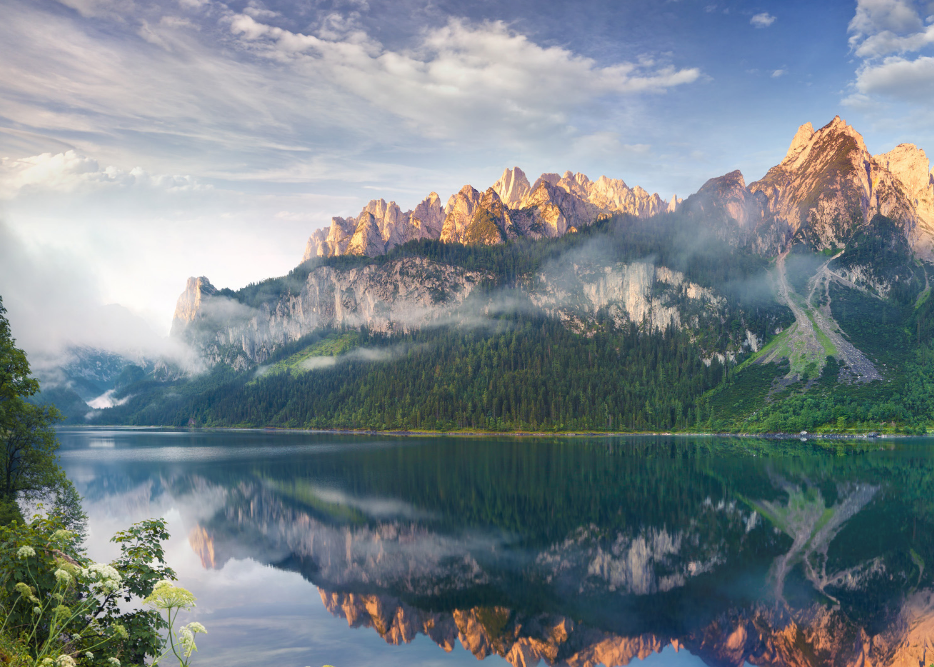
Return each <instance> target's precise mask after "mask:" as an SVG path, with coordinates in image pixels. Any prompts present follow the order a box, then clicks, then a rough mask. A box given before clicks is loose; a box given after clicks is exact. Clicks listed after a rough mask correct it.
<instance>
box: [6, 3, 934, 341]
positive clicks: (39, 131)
mask: <svg viewBox="0 0 934 667" xmlns="http://www.w3.org/2000/svg"><path fill="white" fill-rule="evenodd" d="M0 11H2V13H3V19H4V20H3V21H2V22H0V64H2V66H0V225H2V227H0V236H2V239H0V240H2V241H3V243H2V244H0V245H2V246H3V247H5V248H6V250H5V252H6V253H7V257H6V259H7V261H5V262H0V264H3V265H6V267H7V268H6V269H5V270H4V269H0V294H2V295H3V297H4V301H5V303H6V304H7V307H8V308H9V309H10V317H11V321H12V322H13V324H14V327H16V326H17V322H20V323H21V329H22V331H23V332H24V333H22V334H20V338H22V337H23V336H27V337H29V338H30V339H35V338H36V336H37V335H38V334H36V332H35V328H36V326H35V325H36V324H37V323H39V322H49V321H52V320H55V321H59V320H65V319H68V317H72V318H73V317H75V315H74V314H73V313H72V315H66V314H65V313H64V311H63V310H62V308H61V307H57V306H54V304H51V305H43V306H41V307H40V306H39V305H37V294H36V288H35V285H46V284H47V285H60V286H61V289H62V290H63V292H66V293H67V296H63V300H64V301H65V302H66V305H68V306H69V307H70V308H71V310H72V311H74V310H82V309H83V310H85V311H93V310H94V309H95V308H98V307H99V306H100V305H102V304H107V303H116V304H120V305H122V306H124V307H126V308H127V309H129V310H130V311H131V312H132V313H133V314H136V315H140V316H142V317H144V318H145V319H146V320H147V321H148V322H150V323H152V324H153V326H154V327H155V329H156V332H157V333H158V334H159V335H162V334H164V333H165V331H166V330H167V329H168V324H169V320H170V318H171V312H172V308H173V306H174V301H175V298H176V297H177V295H178V293H179V292H180V291H181V289H182V287H183V286H184V280H185V278H186V277H187V276H188V275H200V274H205V275H208V276H209V277H210V278H211V279H212V281H214V282H215V284H218V285H226V286H232V287H237V286H240V285H243V284H245V283H247V282H250V281H254V280H259V279H262V278H264V277H268V276H270V275H276V274H282V273H284V272H286V271H288V270H289V269H290V268H291V267H292V266H294V265H295V264H296V263H297V262H298V260H299V259H300V258H301V253H302V250H303V246H304V242H305V240H306V239H307V237H308V236H309V235H310V233H311V232H312V231H313V230H314V229H316V228H318V227H321V226H324V225H326V224H327V223H328V221H329V219H330V217H331V216H333V215H348V214H356V213H357V212H358V211H359V210H360V208H361V207H362V206H363V205H364V204H365V203H366V202H367V201H368V200H369V199H372V198H378V197H384V198H386V199H387V200H388V199H394V200H395V201H397V202H398V203H399V204H400V206H402V207H403V209H406V208H411V207H414V206H415V205H416V204H417V203H418V202H419V201H420V200H421V199H422V198H423V197H424V196H425V195H427V194H428V193H429V192H431V191H436V192H438V193H439V194H440V195H441V197H442V199H446V198H447V197H448V196H449V195H450V194H452V193H453V192H456V191H457V190H458V189H459V188H460V187H461V186H462V185H463V184H465V183H471V184H473V185H474V186H476V187H478V188H485V187H487V186H489V185H491V184H492V183H493V181H495V180H496V178H497V177H498V176H499V174H500V173H501V172H502V170H503V168H505V167H507V166H513V165H519V166H521V167H522V168H523V169H524V170H525V171H526V172H527V173H528V174H529V175H530V177H532V178H534V177H535V176H537V175H538V174H539V173H541V172H543V171H557V172H563V171H565V170H567V169H570V170H572V171H581V172H584V173H586V174H588V175H589V176H590V177H591V178H597V177H598V176H600V175H601V174H606V175H607V176H611V177H615V178H622V179H624V180H625V181H626V182H627V183H628V184H629V185H630V186H634V185H641V186H643V187H644V188H646V189H647V190H649V191H650V192H656V191H657V192H658V193H659V194H660V195H661V196H662V197H664V198H666V199H667V198H669V197H670V196H671V195H672V194H673V193H677V194H679V195H681V196H686V195H688V194H690V193H691V192H693V191H695V190H697V189H698V188H699V187H700V186H701V185H702V184H703V182H704V181H705V180H706V179H707V178H710V177H713V176H717V175H720V174H723V173H726V172H728V171H731V170H733V169H737V168H738V169H741V170H742V171H743V173H744V175H745V176H746V180H747V182H750V181H752V180H755V179H757V178H760V177H761V176H762V175H763V174H764V173H765V171H766V170H767V169H768V168H769V167H770V166H772V165H774V164H776V163H777V162H778V161H779V160H780V159H781V158H782V156H783V155H784V152H785V150H786V149H787V146H788V144H789V142H790V141H791V138H792V136H793V135H794V132H795V130H796V129H797V127H798V126H799V125H801V124H802V123H805V122H808V121H810V122H812V123H814V125H815V126H816V127H819V126H821V125H824V124H825V123H827V122H829V121H830V120H831V119H832V118H833V116H834V115H837V114H839V115H840V116H841V117H843V118H844V119H846V120H847V121H848V122H849V123H850V124H852V125H854V126H855V127H856V129H857V130H858V131H860V132H861V133H862V134H863V135H864V137H865V139H866V143H867V145H868V147H869V149H870V150H871V151H872V152H876V153H877V152H883V151H886V150H889V149H891V148H892V147H894V146H895V145H897V144H898V143H901V142H912V143H915V144H917V145H919V146H921V147H922V148H927V149H928V150H929V151H934V123H932V120H934V118H932V116H934V114H932V112H931V109H932V108H934V105H932V103H934V58H932V55H934V25H932V21H934V2H927V1H917V2H912V1H911V0H858V2H854V1H846V2H820V3H813V2H807V3H805V2H788V1H786V2H776V1H762V2H741V1H728V2H718V1H713V0H701V1H697V2H695V1H693V0H677V1H670V2H619V1H617V2H604V1H592V2H580V3H574V2H567V1H564V2H550V1H547V0H536V1H535V2H532V1H531V0H515V1H512V2H508V3H504V2H494V1H492V0H480V1H476V2H465V1H463V0H461V1H458V2H452V1H448V0H434V1H432V0H394V1H392V2H389V1H384V0H346V1H344V0H335V1H325V2H312V1H297V2H296V1H291V2H276V1H274V0H269V1H267V2H265V3H263V2H259V0H249V1H248V2H242V1H239V0H238V1H231V2H219V1H216V0H164V1H162V2H144V1H142V0H60V1H58V2H56V1H55V0H23V1H19V0H0ZM10 255H15V257H12V258H11V257H10ZM14 260H15V261H14ZM14 266H15V267H16V268H15V269H14V268H13V267H14ZM68 290H71V292H70V293H69V292H68ZM42 294H43V295H47V292H46V291H43V292H42ZM79 305H80V308H79ZM56 308H58V309H57V310H56ZM66 310H67V309H66ZM95 312H96V311H95ZM89 319H91V320H93V318H89ZM96 326H97V325H95V324H94V323H93V322H89V323H88V325H87V332H86V333H80V334H79V333H77V332H76V331H74V329H75V327H70V328H71V329H72V331H71V332H68V333H60V334H59V333H55V334H54V335H53V334H49V333H46V334H44V335H45V338H47V339H48V340H46V341H45V342H43V343H42V344H41V345H39V344H38V343H36V345H37V346H39V347H41V346H46V347H49V346H54V345H57V344H61V343H63V342H64V341H65V339H66V338H67V337H68V336H71V337H72V338H75V339H77V338H82V337H83V338H84V339H87V340H90V339H93V338H94V336H95V335H96V334H95V333H94V331H95V327H96ZM97 328H99V327H97ZM34 334H35V335H34ZM79 342H80V341H79ZM23 343H24V344H26V341H23Z"/></svg>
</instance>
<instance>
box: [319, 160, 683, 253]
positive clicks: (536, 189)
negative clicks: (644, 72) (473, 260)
mask: <svg viewBox="0 0 934 667" xmlns="http://www.w3.org/2000/svg"><path fill="white" fill-rule="evenodd" d="M677 201H678V200H677V197H675V198H673V199H672V204H668V203H667V202H665V200H663V199H662V198H661V197H659V196H658V195H657V194H653V195H650V194H649V193H648V192H646V191H645V190H643V189H642V188H640V187H636V188H633V189H630V188H629V187H628V186H627V185H626V184H625V183H624V182H623V181H621V180H616V179H609V178H607V177H606V176H601V177H600V178H599V179H598V180H597V181H596V182H592V181H590V179H588V178H587V177H586V176H585V175H583V174H572V173H571V172H569V171H568V172H565V173H564V175H563V176H559V175H558V174H542V175H541V176H540V177H539V178H538V180H536V181H535V184H534V185H532V186H530V185H529V180H528V178H527V177H526V175H525V173H524V172H523V171H522V170H521V169H519V168H518V167H514V168H512V169H506V170H505V171H504V172H503V175H502V176H501V177H500V179H499V180H498V181H496V183H494V184H493V186H492V187H490V188H488V189H487V190H486V191H485V192H483V193H482V194H481V193H480V192H479V191H477V190H476V189H474V188H473V187H472V186H470V185H465V186H464V187H463V188H461V190H460V191H459V192H457V193H455V194H453V195H451V197H450V198H449V199H448V201H447V204H446V205H445V206H444V208H443V209H442V208H441V205H440V199H439V197H438V195H437V193H434V192H432V193H431V194H430V195H428V197H426V198H425V199H424V200H423V201H422V202H421V203H420V204H419V205H418V206H416V207H415V209H414V210H412V211H408V212H405V213H403V212H402V210H401V209H400V208H399V206H398V205H397V204H396V203H395V202H389V203H388V204H387V203H386V202H385V201H384V200H382V199H378V200H373V201H371V202H370V203H369V204H367V205H366V206H365V207H364V209H363V211H361V213H360V215H358V216H357V217H356V218H339V217H335V218H332V219H331V225H330V227H328V228H326V229H320V230H318V231H316V232H315V233H314V234H312V235H311V237H310V238H309V239H308V244H307V245H306V246H305V254H304V256H303V257H302V261H307V260H309V259H312V258H314V257H336V256H339V255H364V256H366V257H375V256H377V255H382V254H385V253H387V252H389V251H390V250H392V249H393V248H395V247H397V246H400V245H403V244H405V243H407V242H409V241H414V240H419V239H433V240H438V239H440V240H441V241H444V242H446V243H467V244H477V243H485V244H496V243H504V242H506V241H508V240H510V239H515V238H517V237H519V236H528V237H531V238H541V237H542V236H549V237H554V236H561V235H563V234H565V233H566V232H567V231H568V230H569V229H577V228H580V227H582V226H585V225H589V224H591V223H592V222H593V221H594V220H596V219H597V218H598V217H599V216H600V215H607V214H613V213H628V214H631V215H636V216H639V217H651V216H653V215H655V214H657V213H659V212H661V211H664V210H668V209H670V208H672V207H676V206H677Z"/></svg>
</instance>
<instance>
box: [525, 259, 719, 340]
mask: <svg viewBox="0 0 934 667" xmlns="http://www.w3.org/2000/svg"><path fill="white" fill-rule="evenodd" d="M529 296H530V298H531V300H532V303H534V304H535V305H536V306H538V307H539V308H541V309H542V310H543V311H545V312H546V313H548V314H549V315H551V316H553V317H557V318H559V319H560V320H561V321H563V322H565V323H566V324H567V325H568V326H570V327H571V328H572V329H574V330H577V331H586V330H587V328H588V327H589V326H590V325H592V324H594V323H595V322H596V320H597V316H598V314H600V315H603V316H604V317H605V318H608V319H609V320H610V321H611V322H613V323H614V325H616V326H622V325H623V324H625V323H627V322H633V323H635V324H638V325H641V326H643V327H644V328H645V330H646V331H649V332H658V331H665V330H666V329H668V328H669V327H671V326H674V327H676V328H677V327H680V326H681V324H682V323H684V324H688V325H690V326H694V327H696V326H697V325H698V318H699V317H700V316H701V315H702V314H703V313H704V312H705V311H708V310H710V311H716V309H717V308H718V307H719V306H720V305H722V303H723V299H722V298H720V297H717V296H715V295H714V294H713V293H712V292H711V291H710V290H707V289H704V288H703V287H700V286H699V285H695V284H694V283H691V282H688V281H686V280H685V279H684V276H683V275H682V274H681V273H679V272H677V271H672V270H670V269H668V268H666V267H664V266H658V267H656V266H655V265H653V264H649V263H645V262H635V263H632V264H623V263H619V262H617V263H610V264H603V263H591V262H586V261H584V262H567V263H563V264H561V265H555V266H551V267H548V268H547V269H546V270H545V271H543V272H542V273H540V274H539V275H538V276H536V280H535V282H534V285H533V287H532V288H531V289H530V292H529Z"/></svg>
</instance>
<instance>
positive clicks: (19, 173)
mask: <svg viewBox="0 0 934 667" xmlns="http://www.w3.org/2000/svg"><path fill="white" fill-rule="evenodd" d="M107 187H113V188H129V187H144V188H151V189H159V190H164V191H169V192H171V191H184V190H187V191H190V190H197V189H209V188H210V186H208V185H203V184H199V183H196V182H195V180H194V179H193V178H192V177H191V176H169V175H155V176H154V175H151V174H147V173H146V172H145V171H144V170H143V169H141V168H139V167H136V168H134V169H131V170H130V171H124V170H121V169H118V168H117V167H112V166H110V167H103V168H102V167H101V166H100V164H99V163H98V162H97V160H94V159H92V158H89V157H87V156H84V155H80V154H78V153H76V152H75V151H73V150H70V151H66V152H64V153H57V154H54V155H53V154H52V153H43V154H42V155H33V156H30V157H24V158H18V159H15V158H0V199H12V198H14V197H16V196H17V195H19V194H20V193H21V192H23V191H25V192H43V191H55V192H60V193H71V192H76V191H89V190H98V189H100V188H107Z"/></svg>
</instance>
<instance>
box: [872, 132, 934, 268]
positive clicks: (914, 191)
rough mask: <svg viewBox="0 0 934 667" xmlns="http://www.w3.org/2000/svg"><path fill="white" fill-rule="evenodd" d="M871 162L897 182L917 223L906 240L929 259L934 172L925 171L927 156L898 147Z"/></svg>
mask: <svg viewBox="0 0 934 667" xmlns="http://www.w3.org/2000/svg"><path fill="white" fill-rule="evenodd" d="M874 159H875V160H876V162H878V163H879V165H881V166H882V167H883V168H885V169H887V170H888V171H889V172H891V173H892V175H894V176H895V177H896V178H897V179H898V180H899V181H901V184H902V186H903V187H904V190H905V194H907V195H908V199H909V201H910V202H911V204H912V206H914V209H915V213H916V215H917V222H918V225H917V227H916V228H915V230H914V234H913V235H912V237H910V238H909V239H908V241H909V243H910V244H911V246H912V247H913V248H914V249H915V251H916V252H919V253H920V254H921V255H923V256H925V257H931V256H932V255H934V172H932V171H929V169H930V163H929V162H928V158H927V155H925V154H924V151H923V150H921V149H920V148H918V147H916V146H915V145H914V144H899V145H898V146H896V147H895V148H893V149H892V150H890V151H889V152H888V153H882V154H881V155H876V156H875V158H874Z"/></svg>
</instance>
